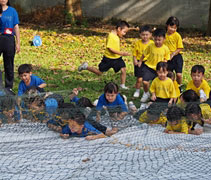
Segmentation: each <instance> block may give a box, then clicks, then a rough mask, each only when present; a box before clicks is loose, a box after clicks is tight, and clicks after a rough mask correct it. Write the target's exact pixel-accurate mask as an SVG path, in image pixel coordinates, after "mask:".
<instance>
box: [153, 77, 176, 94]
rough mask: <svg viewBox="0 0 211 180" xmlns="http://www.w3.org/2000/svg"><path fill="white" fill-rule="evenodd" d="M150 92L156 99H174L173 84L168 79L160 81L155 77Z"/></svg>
mask: <svg viewBox="0 0 211 180" xmlns="http://www.w3.org/2000/svg"><path fill="white" fill-rule="evenodd" d="M150 92H151V93H155V95H156V97H159V98H176V92H175V88H174V84H173V81H172V80H171V79H170V78H167V79H166V80H164V81H161V80H160V79H159V78H158V77H156V78H155V79H154V80H153V81H152V84H151V86H150Z"/></svg>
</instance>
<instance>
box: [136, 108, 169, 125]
mask: <svg viewBox="0 0 211 180" xmlns="http://www.w3.org/2000/svg"><path fill="white" fill-rule="evenodd" d="M139 121H140V122H141V123H149V124H162V125H163V126H164V125H165V124H166V122H167V118H166V116H164V115H163V114H162V113H161V114H160V117H159V119H158V120H157V121H151V120H150V119H149V118H148V116H147V111H145V112H144V113H143V114H142V115H141V116H140V117H139Z"/></svg>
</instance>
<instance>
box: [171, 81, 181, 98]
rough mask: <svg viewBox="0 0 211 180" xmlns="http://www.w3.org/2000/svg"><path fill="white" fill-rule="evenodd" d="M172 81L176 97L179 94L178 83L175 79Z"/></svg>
mask: <svg viewBox="0 0 211 180" xmlns="http://www.w3.org/2000/svg"><path fill="white" fill-rule="evenodd" d="M173 83H174V88H175V92H176V97H177V98H178V97H179V96H180V90H179V84H178V83H177V81H176V80H174V81H173Z"/></svg>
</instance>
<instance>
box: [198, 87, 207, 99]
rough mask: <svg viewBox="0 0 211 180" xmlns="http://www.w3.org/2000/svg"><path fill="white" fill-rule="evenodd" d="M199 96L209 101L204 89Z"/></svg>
mask: <svg viewBox="0 0 211 180" xmlns="http://www.w3.org/2000/svg"><path fill="white" fill-rule="evenodd" d="M199 94H200V98H202V99H204V100H205V101H206V100H207V96H206V94H205V92H204V90H203V89H200V90H199Z"/></svg>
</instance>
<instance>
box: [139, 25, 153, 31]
mask: <svg viewBox="0 0 211 180" xmlns="http://www.w3.org/2000/svg"><path fill="white" fill-rule="evenodd" d="M144 31H148V32H150V33H152V28H151V27H150V26H148V25H145V26H141V27H140V29H139V33H142V32H144Z"/></svg>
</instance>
